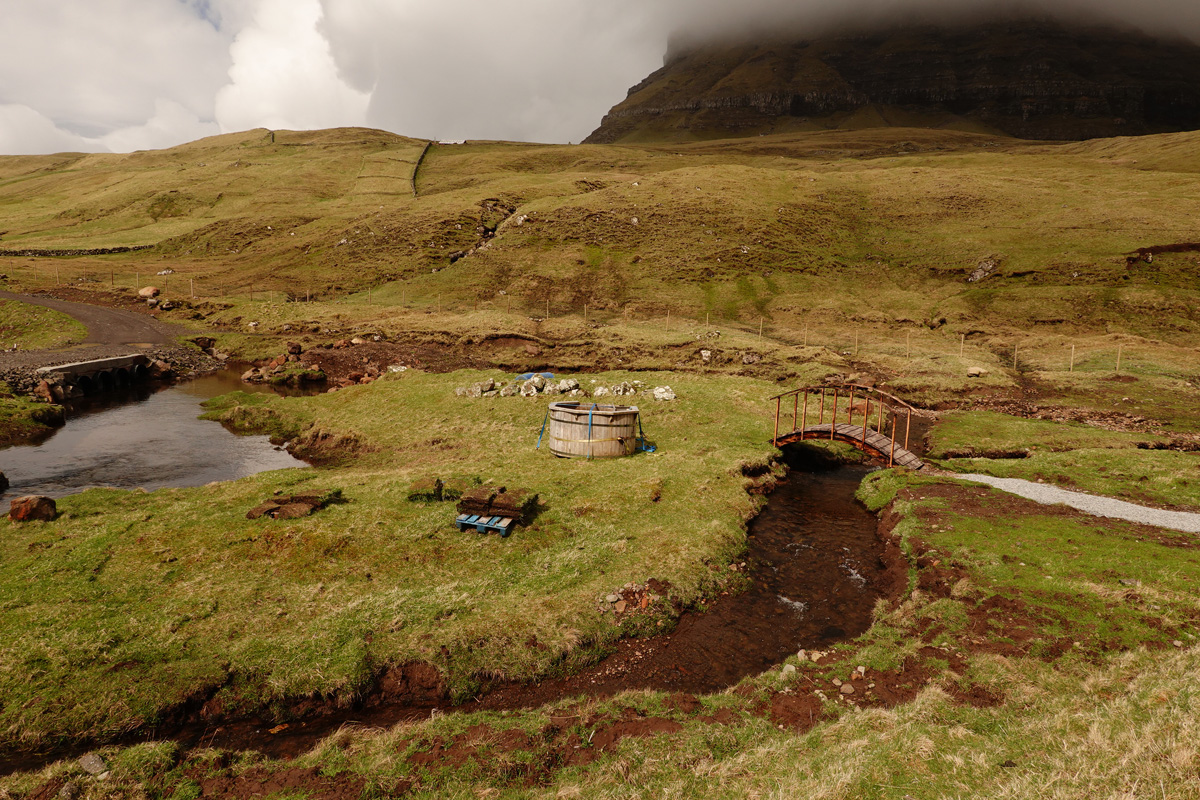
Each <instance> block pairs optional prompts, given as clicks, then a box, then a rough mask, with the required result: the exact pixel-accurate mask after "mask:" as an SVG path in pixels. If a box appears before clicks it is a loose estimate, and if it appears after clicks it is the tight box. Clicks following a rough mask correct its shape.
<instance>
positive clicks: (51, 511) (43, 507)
mask: <svg viewBox="0 0 1200 800" xmlns="http://www.w3.org/2000/svg"><path fill="white" fill-rule="evenodd" d="M57 516H58V506H57V505H56V504H55V502H54V500H53V499H52V498H49V497H45V496H43V495H26V496H25V497H17V498H14V499H13V501H12V505H11V507H10V508H9V511H8V518H9V519H11V520H12V521H13V522H30V521H32V520H41V521H42V522H52V521H53V520H54V518H55V517H57Z"/></svg>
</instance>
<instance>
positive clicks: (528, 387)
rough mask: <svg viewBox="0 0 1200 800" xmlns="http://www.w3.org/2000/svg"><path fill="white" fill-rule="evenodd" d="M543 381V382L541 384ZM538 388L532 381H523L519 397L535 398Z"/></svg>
mask: <svg viewBox="0 0 1200 800" xmlns="http://www.w3.org/2000/svg"><path fill="white" fill-rule="evenodd" d="M544 383H545V381H543V384H544ZM537 393H538V387H537V384H536V383H534V382H533V381H532V380H528V381H525V382H524V383H522V384H521V397H537Z"/></svg>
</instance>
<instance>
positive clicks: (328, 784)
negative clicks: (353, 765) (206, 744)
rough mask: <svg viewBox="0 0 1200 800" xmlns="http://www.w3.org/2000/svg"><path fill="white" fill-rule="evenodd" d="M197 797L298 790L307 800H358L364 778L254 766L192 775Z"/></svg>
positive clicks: (242, 798) (241, 798)
mask: <svg viewBox="0 0 1200 800" xmlns="http://www.w3.org/2000/svg"><path fill="white" fill-rule="evenodd" d="M196 777H197V778H199V780H198V783H199V784H200V796H201V797H221V798H233V800H251V799H252V798H259V797H274V796H276V795H281V794H284V793H289V794H290V793H293V792H302V793H303V794H304V796H305V797H307V798H311V800H358V798H360V797H361V796H362V792H363V786H364V781H363V779H362V778H360V777H357V776H354V775H339V776H337V777H332V778H331V777H326V776H324V775H322V774H321V772H320V770H318V769H315V768H310V769H301V768H300V767H289V768H285V769H280V770H267V769H260V768H254V769H249V770H247V771H245V772H242V773H239V774H237V775H225V776H205V777H201V776H196Z"/></svg>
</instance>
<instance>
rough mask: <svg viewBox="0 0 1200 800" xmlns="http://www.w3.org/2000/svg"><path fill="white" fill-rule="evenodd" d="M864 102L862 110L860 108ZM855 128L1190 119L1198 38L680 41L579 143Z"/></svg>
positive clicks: (1019, 34)
mask: <svg viewBox="0 0 1200 800" xmlns="http://www.w3.org/2000/svg"><path fill="white" fill-rule="evenodd" d="M865 112H870V113H865ZM851 117H853V120H854V121H853V124H854V126H855V127H863V126H864V125H870V124H874V125H878V126H887V125H892V126H897V127H901V126H904V127H959V128H967V129H974V130H989V129H990V130H993V131H999V132H1003V133H1007V134H1010V135H1013V136H1018V137H1022V138H1027V139H1087V138H1094V137H1102V136H1118V135H1136V134H1145V133H1159V132H1168V131H1178V130H1194V129H1197V128H1200V46H1198V45H1195V44H1192V43H1190V42H1186V41H1183V40H1171V41H1167V40H1162V39H1155V38H1152V37H1150V36H1147V35H1146V34H1142V33H1139V32H1135V31H1132V30H1122V29H1117V28H1111V27H1098V26H1068V25H1066V24H1064V23H1060V22H1054V21H1050V20H1036V21H1008V22H996V23H989V24H982V25H975V26H971V27H958V28H936V27H932V26H926V27H907V28H900V29H892V30H889V31H884V32H877V33H871V34H859V35H841V36H830V37H828V38H821V39H813V40H792V41H786V40H776V41H771V42H761V41H760V42H756V43H753V44H736V45H730V44H708V45H694V46H691V47H688V48H686V49H677V50H676V51H675V52H673V53H672V54H670V57H669V58H668V60H667V63H666V65H665V66H664V67H663V68H662V69H660V70H658V71H657V72H655V73H653V74H652V75H650V76H649V77H648V78H646V79H645V80H644V81H643V82H642V83H640V84H638V85H637V86H635V87H633V89H631V90H630V92H629V96H628V97H627V98H626V99H625V101H624V102H622V103H620V104H618V105H617V106H615V107H614V108H613V109H612V111H611V112H610V113H609V114H608V115H607V116H606V117H605V118H604V121H603V122H602V123H601V126H600V127H599V128H598V129H597V130H596V131H595V132H594V133H593V134H592V135H591V136H590V137H588V139H587V141H588V142H594V143H606V142H618V141H622V140H625V139H628V138H631V137H634V136H635V135H636V136H637V137H639V138H641V139H646V138H655V137H658V138H663V139H671V138H687V139H691V138H695V137H702V138H716V137H722V136H739V135H741V136H746V135H756V134H759V133H770V132H776V131H787V130H800V129H813V128H836V127H838V126H840V125H843V124H845V123H847V122H848V121H849V120H850V118H851Z"/></svg>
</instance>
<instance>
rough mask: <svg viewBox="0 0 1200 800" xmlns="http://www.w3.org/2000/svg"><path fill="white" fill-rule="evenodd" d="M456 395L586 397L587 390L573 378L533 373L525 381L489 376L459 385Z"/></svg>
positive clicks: (455, 391)
mask: <svg viewBox="0 0 1200 800" xmlns="http://www.w3.org/2000/svg"><path fill="white" fill-rule="evenodd" d="M454 394H455V396H456V397H517V396H520V397H537V396H538V395H547V396H549V395H566V396H567V397H587V396H588V393H587V391H586V390H585V389H584V388H583V387H581V386H580V385H579V381H577V380H575V379H574V378H564V379H562V380H561V381H555V380H553V379H547V378H545V377H543V376H541V375H534V376H533V377H532V378H530V379H529V380H527V381H520V380H518V381H499V382H497V381H495V380H492V379H491V378H488V379H487V380H484V381H480V382H479V383H475V384H472V385H470V386H460V387H459V388H457V389H455V390H454Z"/></svg>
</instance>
